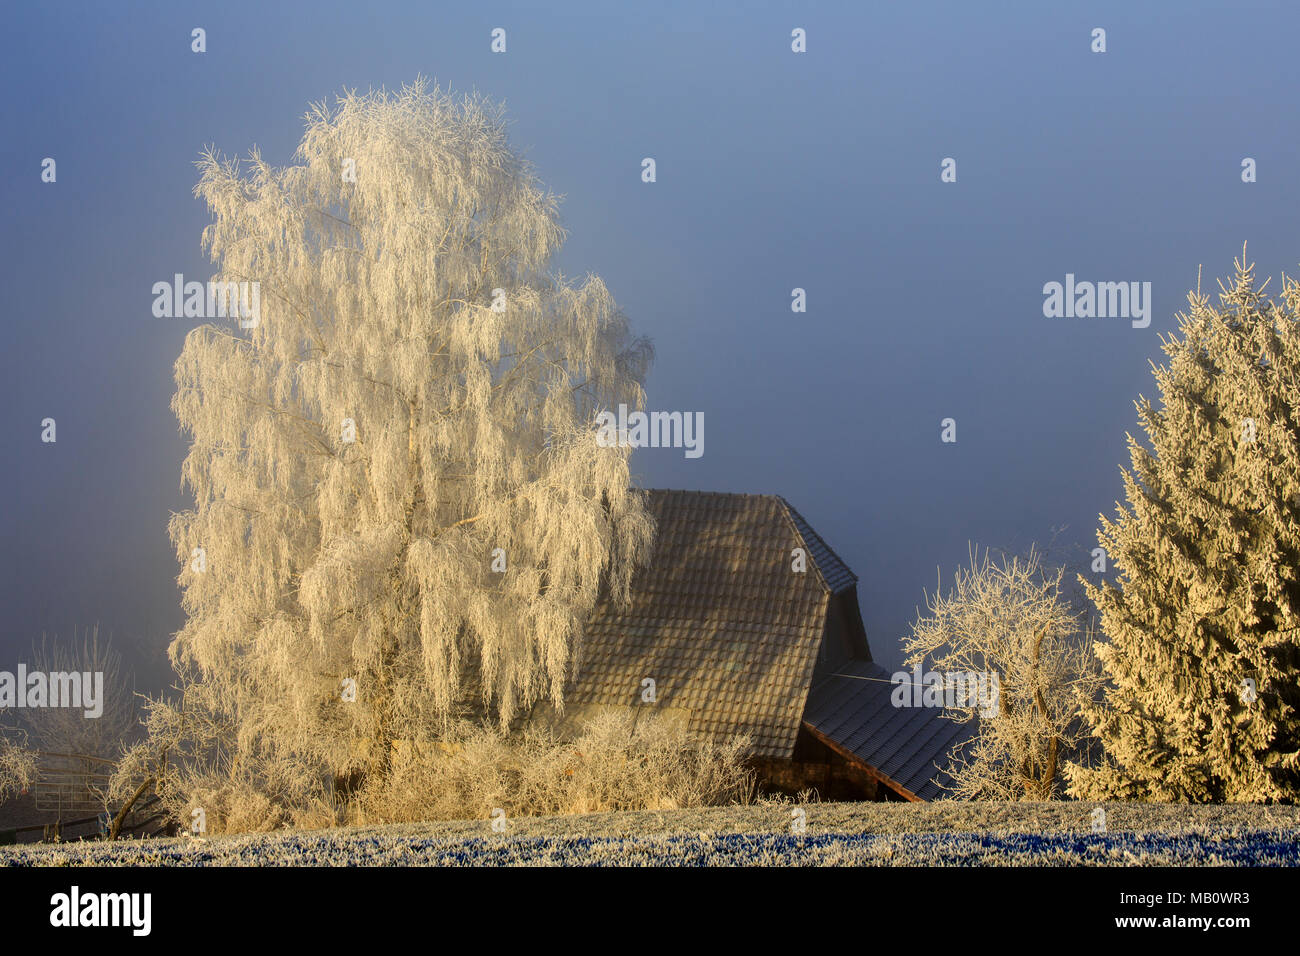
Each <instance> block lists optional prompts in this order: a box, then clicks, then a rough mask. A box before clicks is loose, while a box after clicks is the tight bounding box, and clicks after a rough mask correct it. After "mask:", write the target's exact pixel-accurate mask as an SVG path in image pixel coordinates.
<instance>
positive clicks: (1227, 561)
mask: <svg viewBox="0 0 1300 956" xmlns="http://www.w3.org/2000/svg"><path fill="white" fill-rule="evenodd" d="M1264 285H1265V286H1267V283H1265V284H1264ZM1220 288H1221V290H1222V294H1221V295H1220V296H1219V302H1220V304H1219V306H1218V307H1217V308H1216V307H1215V306H1213V305H1212V304H1211V301H1210V298H1209V297H1208V296H1205V295H1202V294H1201V292H1200V288H1199V283H1198V288H1197V290H1196V292H1194V293H1190V294H1189V295H1188V303H1189V306H1190V309H1189V311H1188V312H1187V313H1179V316H1178V318H1179V330H1178V334H1177V335H1174V336H1171V337H1169V338H1167V339H1165V340H1164V341H1163V342H1162V347H1163V350H1164V352H1165V354H1166V355H1167V356H1168V357H1169V364H1168V365H1167V366H1163V367H1159V368H1157V367H1155V366H1154V365H1153V369H1154V373H1155V379H1156V384H1157V387H1158V388H1159V391H1160V406H1159V407H1156V406H1155V405H1154V404H1152V403H1151V402H1150V401H1149V400H1147V399H1145V398H1139V400H1138V401H1137V403H1136V405H1137V411H1138V419H1139V422H1140V423H1141V425H1142V428H1143V431H1144V432H1145V433H1146V437H1147V439H1148V441H1149V442H1150V447H1147V446H1145V445H1143V444H1140V443H1139V442H1138V441H1137V440H1136V439H1134V438H1133V436H1132V435H1130V436H1128V445H1129V458H1130V461H1131V467H1130V468H1129V469H1128V470H1125V471H1124V490H1125V495H1126V499H1127V504H1123V505H1118V514H1117V515H1116V517H1115V519H1114V520H1109V519H1107V518H1105V517H1104V516H1103V517H1102V519H1101V529H1100V531H1099V533H1098V540H1099V541H1100V543H1101V544H1102V546H1103V547H1104V548H1105V549H1106V552H1107V553H1108V555H1109V556H1110V560H1111V563H1112V566H1113V568H1114V569H1115V570H1116V571H1118V572H1119V573H1118V575H1117V577H1116V579H1115V580H1107V581H1103V582H1102V583H1101V584H1099V585H1096V586H1092V585H1089V592H1090V594H1091V596H1092V598H1093V600H1094V601H1095V602H1096V604H1097V608H1098V610H1099V611H1100V614H1101V627H1102V630H1103V631H1104V632H1105V634H1106V636H1107V638H1108V641H1105V642H1100V643H1099V644H1098V653H1099V655H1100V658H1101V661H1102V662H1103V665H1104V668H1105V673H1106V676H1107V678H1108V679H1109V687H1108V689H1107V692H1106V694H1105V697H1104V699H1103V700H1102V701H1101V702H1100V703H1099V705H1098V706H1097V707H1096V708H1095V709H1094V710H1091V711H1090V712H1089V715H1088V717H1089V721H1090V723H1091V725H1092V726H1093V727H1094V729H1095V731H1096V733H1097V734H1098V736H1099V737H1100V741H1101V743H1102V745H1103V747H1104V751H1105V753H1104V759H1103V760H1102V761H1101V762H1100V763H1099V764H1098V765H1097V766H1095V767H1091V768H1088V767H1083V766H1078V767H1071V768H1070V769H1069V771H1068V773H1069V775H1070V779H1071V792H1073V793H1075V794H1077V795H1079V796H1081V797H1085V798H1091V799H1108V798H1119V799H1151V800H1185V801H1269V800H1293V799H1295V797H1296V795H1297V790H1298V788H1300V772H1298V771H1300V723H1298V722H1297V709H1296V708H1297V706H1298V705H1300V688H1298V686H1297V681H1298V679H1300V667H1298V665H1300V645H1298V643H1297V640H1298V638H1300V325H1298V324H1297V320H1298V319H1300V285H1297V283H1296V282H1295V281H1294V280H1289V279H1285V278H1284V279H1283V284H1282V292H1281V301H1280V302H1275V301H1271V300H1269V299H1267V298H1265V296H1264V295H1263V292H1264V287H1260V288H1259V289H1256V288H1255V279H1254V266H1253V265H1249V266H1248V265H1246V264H1245V252H1244V250H1243V253H1242V258H1241V259H1240V260H1237V262H1236V274H1235V279H1234V281H1233V283H1232V285H1231V287H1227V286H1224V285H1223V283H1220Z"/></svg>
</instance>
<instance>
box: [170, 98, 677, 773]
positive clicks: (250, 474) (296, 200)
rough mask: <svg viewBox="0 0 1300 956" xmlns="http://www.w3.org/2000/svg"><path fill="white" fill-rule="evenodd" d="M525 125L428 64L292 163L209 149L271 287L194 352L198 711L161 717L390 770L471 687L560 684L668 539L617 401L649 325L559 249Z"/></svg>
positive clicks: (192, 646)
mask: <svg viewBox="0 0 1300 956" xmlns="http://www.w3.org/2000/svg"><path fill="white" fill-rule="evenodd" d="M506 132H507V131H506V123H505V120H504V113H503V110H502V108H501V107H499V106H496V105H494V104H492V103H491V102H489V101H487V100H485V99H484V98H482V97H479V96H470V97H463V98H453V97H452V96H450V95H449V94H446V93H444V92H442V91H440V90H439V89H438V88H437V87H436V86H435V87H429V86H428V85H426V84H425V83H424V82H423V81H417V82H416V83H415V84H414V85H412V86H409V87H405V88H403V89H402V90H401V91H400V92H397V93H392V92H385V91H380V92H370V93H367V94H360V95H359V94H356V93H354V92H349V93H345V94H344V95H342V96H341V97H340V98H339V99H338V100H337V103H336V105H335V106H334V107H332V108H328V107H327V106H326V105H324V104H320V105H316V106H314V107H313V108H312V109H311V110H310V111H309V112H308V114H307V116H306V132H305V134H304V136H303V138H302V142H301V145H300V146H299V148H298V150H297V153H296V156H295V161H294V162H293V164H291V165H288V166H285V167H274V166H271V165H270V164H268V163H267V162H266V161H265V160H264V159H263V157H262V156H261V154H260V153H259V152H258V151H257V150H253V151H252V152H251V153H250V155H249V157H248V158H247V160H246V161H242V162H240V161H236V160H227V159H223V158H221V157H219V156H218V155H217V154H216V153H214V152H212V151H211V150H209V151H208V152H206V153H205V154H204V155H203V157H202V159H201V161H200V162H199V163H198V166H199V171H200V179H199V183H198V185H197V187H196V189H195V193H196V195H197V196H198V197H199V198H201V199H202V200H203V201H204V202H205V203H206V204H207V206H208V208H209V209H210V211H211V213H212V216H213V222H212V224H211V225H210V226H208V227H207V229H206V230H205V232H204V236H203V243H204V246H205V248H206V249H207V250H208V251H209V252H210V254H211V256H212V259H213V261H214V262H215V263H216V264H217V268H218V270H219V271H218V273H217V275H216V276H214V281H217V282H222V283H231V282H256V283H259V290H260V294H259V296H258V300H259V301H260V314H255V315H254V316H252V318H251V319H248V318H246V319H245V320H244V321H242V322H229V323H224V324H206V325H202V326H200V327H198V328H195V329H194V330H193V331H192V332H190V334H189V335H188V336H187V338H186V341H185V346H184V349H183V351H182V353H181V355H180V358H179V359H178V360H177V362H176V394H175V398H174V400H173V409H174V411H175V413H176V415H177V417H178V418H179V420H180V424H181V427H182V429H183V430H184V431H185V432H186V433H188V434H189V435H190V436H191V437H192V443H191V445H190V449H189V453H188V455H187V457H186V458H185V462H184V466H183V482H184V484H185V485H186V486H188V487H189V488H190V489H192V491H193V494H194V498H195V507H194V508H193V509H192V510H189V511H186V512H184V513H182V514H177V515H175V516H174V517H173V520H172V522H171V527H170V531H171V535H172V539H173V541H174V543H175V546H176V550H177V557H178V558H179V560H180V561H181V563H182V567H183V569H182V573H181V576H180V584H181V586H182V588H183V591H184V597H183V604H184V609H185V611H186V613H187V616H188V620H187V622H186V624H185V626H184V628H183V629H182V630H181V631H180V632H179V633H178V634H177V635H176V637H175V640H174V642H173V643H172V645H171V648H170V654H171V658H172V660H173V662H174V664H175V665H176V667H177V670H178V673H181V674H184V675H187V678H186V679H187V680H188V681H189V682H190V683H189V685H188V686H182V688H181V689H182V690H184V691H185V704H184V707H185V708H188V709H189V712H188V713H186V712H185V711H184V710H182V709H179V708H178V709H174V710H169V711H167V712H163V711H160V710H159V709H158V708H155V709H154V711H153V714H152V718H151V722H152V723H153V725H154V726H156V727H164V728H169V730H168V731H167V732H169V733H174V734H176V735H177V736H178V739H179V737H183V736H184V734H185V732H186V731H185V728H186V727H187V726H188V727H190V728H191V729H192V728H195V727H201V728H204V731H203V733H204V734H206V737H205V739H204V741H203V742H202V745H201V746H198V747H197V749H195V750H192V751H191V752H190V757H191V759H193V758H195V757H196V755H197V754H199V753H200V752H201V753H202V754H204V755H205V758H204V759H207V760H209V761H211V762H212V763H213V765H217V766H220V767H221V768H223V769H224V770H225V771H226V772H228V773H230V774H232V775H234V774H240V773H244V774H249V773H252V772H253V770H252V768H254V767H255V766H258V765H259V764H258V762H259V761H262V762H263V763H262V765H264V766H270V765H271V762H276V761H278V763H276V764H275V766H276V769H275V774H279V775H281V776H283V775H284V773H286V771H285V770H284V768H285V767H291V768H295V769H293V770H292V773H291V774H290V775H291V776H292V775H294V774H296V775H297V776H296V778H295V779H296V782H295V783H293V784H292V786H294V787H296V786H301V785H302V784H303V780H304V779H306V778H307V777H310V776H311V775H312V774H320V775H323V776H325V777H328V776H329V775H334V776H335V777H338V776H340V775H343V774H355V773H358V772H360V773H362V774H364V775H366V776H368V777H369V778H370V780H371V781H373V780H374V779H376V778H378V779H382V778H383V776H384V774H385V772H386V768H387V767H388V765H389V760H390V755H391V749H392V747H393V746H394V743H395V742H396V741H400V740H416V741H419V740H428V739H431V738H436V736H437V734H438V732H439V727H440V726H442V723H441V721H442V720H443V719H444V718H445V717H447V716H448V715H449V714H451V713H452V712H453V711H454V709H455V708H456V706H457V703H458V701H459V700H461V698H462V697H463V696H464V695H465V694H466V693H467V692H469V691H470V690H471V689H472V690H473V693H475V694H477V695H479V696H480V697H481V699H482V701H483V702H484V703H485V704H487V705H489V707H490V709H491V711H492V712H493V713H494V714H495V715H496V718H497V719H499V721H501V722H502V723H503V724H504V723H505V722H508V721H509V719H510V718H511V716H512V715H514V714H516V713H518V712H519V711H520V710H521V708H525V707H527V706H528V705H529V704H530V703H531V702H533V701H535V700H538V699H540V698H542V697H547V698H549V699H551V700H552V701H555V702H557V703H560V702H562V698H563V689H564V684H565V681H566V679H567V678H568V677H569V676H570V674H571V672H572V670H573V668H574V667H575V665H576V663H577V660H578V652H579V649H580V638H581V635H582V628H583V622H584V618H585V616H586V615H587V614H588V612H589V611H590V609H591V608H592V607H593V605H594V603H595V602H596V600H597V597H598V594H600V593H603V592H608V593H610V594H612V595H613V596H614V597H615V598H616V599H617V598H619V597H622V596H625V594H626V590H627V587H628V581H629V578H630V576H631V574H632V572H633V570H634V569H635V568H636V566H637V565H638V564H639V563H640V562H642V561H643V559H644V557H645V555H646V554H647V551H648V548H649V545H650V542H651V539H652V535H653V526H652V522H651V519H650V518H649V516H648V514H647V512H646V511H645V510H644V508H643V505H642V502H641V499H640V497H639V496H638V494H637V493H636V492H635V491H634V490H632V489H631V488H630V486H629V474H628V454H629V450H628V449H627V448H626V447H617V446H613V447H604V446H602V445H601V444H600V443H599V442H598V441H597V437H596V431H595V427H594V420H595V417H596V415H597V414H598V413H599V412H600V411H602V410H604V409H606V408H609V407H614V406H616V405H617V404H618V403H620V402H623V403H627V404H628V405H630V406H633V407H638V408H640V407H643V406H644V397H643V391H642V383H643V380H644V376H645V372H646V369H647V366H648V363H649V360H650V358H651V350H650V346H649V343H648V342H647V341H645V340H643V339H634V338H633V337H632V336H631V335H630V333H629V330H628V324H627V321H626V318H625V316H624V315H623V314H622V313H621V312H620V310H619V308H618V307H617V306H616V304H615V302H614V299H613V298H612V297H611V295H610V293H609V291H608V290H607V289H606V287H605V285H604V284H603V283H602V282H601V281H600V279H599V278H596V277H593V276H588V277H586V279H585V280H584V281H582V282H580V283H576V284H575V283H573V282H570V281H568V280H566V279H565V278H564V277H563V276H561V275H559V274H557V273H555V272H553V271H550V270H549V263H550V261H551V259H552V257H553V256H554V255H555V253H556V252H557V250H558V249H559V248H560V245H561V243H562V241H563V237H564V231H563V229H562V228H561V226H560V223H559V220H558V214H557V204H558V200H557V197H555V196H554V195H553V194H551V193H549V192H547V191H545V190H544V189H543V188H542V186H541V185H540V184H539V182H538V180H537V178H536V176H535V173H534V172H533V170H532V168H531V166H530V165H529V164H528V163H527V162H526V161H525V160H524V159H522V158H521V156H520V155H519V154H518V153H517V152H515V151H514V150H512V149H511V147H510V146H509V144H508V142H507V135H506ZM242 326H251V327H250V328H244V327H242ZM602 589H603V591H602ZM469 676H472V677H473V683H472V685H471V683H470V682H469V681H468V680H467V678H468V677H469ZM223 727H225V728H229V732H228V734H223V733H222V732H220V729H221V728H223ZM169 759H171V760H172V761H175V759H176V751H173V752H172V756H171V757H170V758H169ZM267 773H268V774H270V771H267ZM281 784H283V785H284V786H290V784H287V783H284V781H281ZM270 785H271V784H268V786H270ZM291 789H292V787H291Z"/></svg>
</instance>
